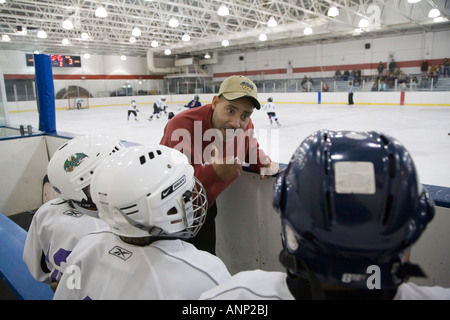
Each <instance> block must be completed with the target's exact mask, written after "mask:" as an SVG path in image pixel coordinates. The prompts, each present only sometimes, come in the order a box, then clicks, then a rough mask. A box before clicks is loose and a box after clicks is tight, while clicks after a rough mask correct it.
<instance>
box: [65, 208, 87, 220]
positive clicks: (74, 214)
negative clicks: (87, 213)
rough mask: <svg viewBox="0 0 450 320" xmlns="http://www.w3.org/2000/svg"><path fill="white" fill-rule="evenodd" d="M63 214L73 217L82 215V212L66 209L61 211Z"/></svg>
mask: <svg viewBox="0 0 450 320" xmlns="http://www.w3.org/2000/svg"><path fill="white" fill-rule="evenodd" d="M63 214H65V215H66V216H70V217H73V218H79V217H81V216H82V215H84V213H82V212H80V211H77V210H74V209H70V210H66V211H64V212H63Z"/></svg>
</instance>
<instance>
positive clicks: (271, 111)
mask: <svg viewBox="0 0 450 320" xmlns="http://www.w3.org/2000/svg"><path fill="white" fill-rule="evenodd" d="M263 109H264V110H265V111H266V112H267V115H268V116H269V120H270V124H272V123H273V121H272V118H273V119H274V120H275V122H276V123H277V125H279V126H281V123H280V122H278V118H277V115H276V113H275V103H273V98H272V97H269V99H267V103H266V104H265V105H264V106H263Z"/></svg>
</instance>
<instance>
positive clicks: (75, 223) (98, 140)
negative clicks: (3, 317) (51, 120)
mask: <svg viewBox="0 0 450 320" xmlns="http://www.w3.org/2000/svg"><path fill="white" fill-rule="evenodd" d="M121 148H124V146H123V144H122V143H121V142H120V141H119V140H118V139H116V138H114V137H109V136H101V135H85V136H79V137H76V138H74V139H72V140H69V141H68V142H66V143H65V144H63V145H62V146H61V147H60V148H59V149H58V150H57V151H56V152H55V154H54V155H53V156H52V158H51V159H50V161H49V163H48V168H47V173H48V178H49V182H50V184H51V185H52V186H53V187H54V188H55V190H56V191H57V192H58V194H60V198H56V199H53V200H50V201H48V202H46V203H44V204H43V205H42V206H41V207H40V208H39V209H38V210H37V211H36V213H35V214H34V216H33V220H32V222H31V225H30V228H29V231H28V234H27V239H26V241H25V247H24V251H23V260H24V262H25V263H26V264H27V266H28V269H29V270H30V273H31V275H32V276H33V277H34V278H35V279H36V280H38V281H41V282H45V283H49V284H50V285H51V286H52V289H55V288H56V286H57V284H58V281H59V279H60V277H61V274H62V273H63V272H64V269H65V266H66V260H67V257H68V255H69V254H70V252H71V251H72V249H73V247H74V246H75V244H76V243H77V242H78V240H79V239H80V238H81V237H82V236H84V235H86V234H87V233H89V232H92V231H96V230H100V229H105V228H106V229H109V226H108V224H106V223H105V222H104V221H102V220H100V219H99V218H98V211H97V208H96V206H95V204H94V203H93V202H92V200H91V196H90V193H89V186H90V183H91V177H92V174H93V172H94V170H95V168H96V167H97V165H98V164H99V163H100V162H101V161H102V160H104V159H105V158H106V157H108V156H109V155H110V154H111V153H114V152H116V151H118V150H120V149H121Z"/></svg>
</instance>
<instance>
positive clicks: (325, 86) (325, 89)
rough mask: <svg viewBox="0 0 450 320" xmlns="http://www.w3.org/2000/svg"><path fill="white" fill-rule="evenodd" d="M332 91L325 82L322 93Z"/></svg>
mask: <svg viewBox="0 0 450 320" xmlns="http://www.w3.org/2000/svg"><path fill="white" fill-rule="evenodd" d="M329 90H330V87H329V86H328V84H327V83H326V82H324V83H323V84H322V91H323V92H328V91H329Z"/></svg>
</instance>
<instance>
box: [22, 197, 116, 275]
mask: <svg viewBox="0 0 450 320" xmlns="http://www.w3.org/2000/svg"><path fill="white" fill-rule="evenodd" d="M88 212H89V210H87V209H84V208H80V207H78V206H75V207H72V206H70V205H69V203H68V202H67V201H66V200H64V199H61V198H57V199H53V200H51V201H48V202H46V203H45V204H43V205H42V206H41V207H40V208H39V209H38V210H37V211H36V213H35V214H34V216H33V220H32V221H31V225H30V228H29V230H28V234H27V238H26V241H25V247H24V251H23V257H22V258H23V261H24V262H25V263H26V265H27V266H28V269H29V270H30V273H31V275H32V276H33V277H34V278H35V279H36V280H38V281H41V282H46V283H49V282H51V281H57V280H59V278H60V276H61V274H62V272H64V268H65V266H66V259H67V257H68V255H69V254H70V253H71V251H72V249H73V248H74V247H75V245H76V244H77V242H78V241H79V240H80V239H81V238H82V237H83V236H84V235H86V234H88V233H90V232H93V231H97V230H109V226H108V225H107V224H106V223H105V222H104V221H102V220H100V219H99V218H95V217H92V216H90V215H88V214H87V213H88ZM43 255H44V257H45V262H46V266H47V268H48V270H43V268H42V266H41V259H42V256H43ZM48 271H50V273H49V272H48Z"/></svg>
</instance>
